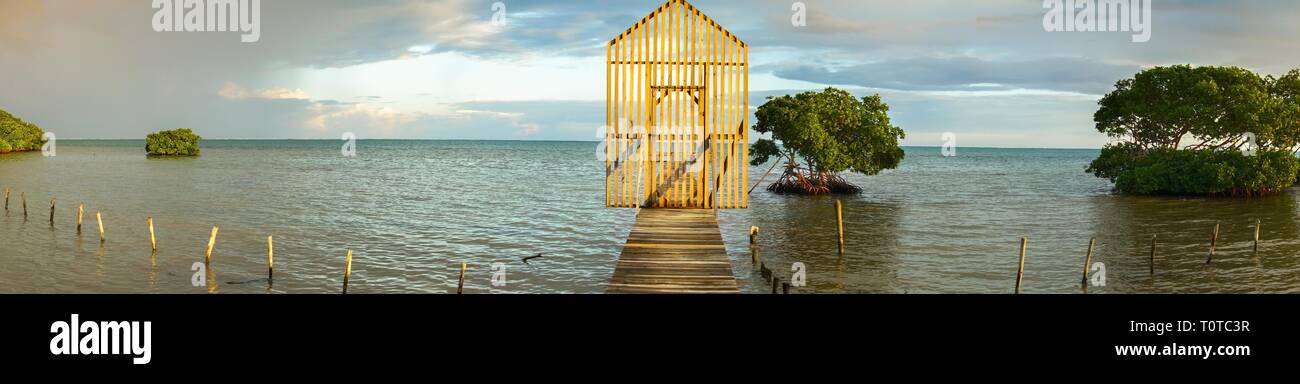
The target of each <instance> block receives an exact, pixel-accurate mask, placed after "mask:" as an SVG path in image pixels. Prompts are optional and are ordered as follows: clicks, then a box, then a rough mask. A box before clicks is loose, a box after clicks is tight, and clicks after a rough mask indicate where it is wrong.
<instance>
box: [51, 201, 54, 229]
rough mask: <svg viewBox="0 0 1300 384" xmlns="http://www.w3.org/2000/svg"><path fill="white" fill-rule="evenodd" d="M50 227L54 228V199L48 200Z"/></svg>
mask: <svg viewBox="0 0 1300 384" xmlns="http://www.w3.org/2000/svg"><path fill="white" fill-rule="evenodd" d="M50 226H51V227H53V226H54V198H53V197H51V198H50Z"/></svg>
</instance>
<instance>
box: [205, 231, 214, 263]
mask: <svg viewBox="0 0 1300 384" xmlns="http://www.w3.org/2000/svg"><path fill="white" fill-rule="evenodd" d="M215 245H217V226H216V225H213V226H212V236H211V237H209V238H208V251H207V252H204V253H203V263H204V264H211V263H212V247H213V246H215Z"/></svg>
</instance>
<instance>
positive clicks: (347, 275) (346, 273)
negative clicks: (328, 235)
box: [343, 249, 352, 295]
mask: <svg viewBox="0 0 1300 384" xmlns="http://www.w3.org/2000/svg"><path fill="white" fill-rule="evenodd" d="M351 278H352V250H351V249H349V250H348V261H347V265H346V266H344V267H343V294H344V295H346V294H348V280H350V279H351Z"/></svg>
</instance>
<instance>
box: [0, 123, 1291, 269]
mask: <svg viewBox="0 0 1300 384" xmlns="http://www.w3.org/2000/svg"><path fill="white" fill-rule="evenodd" d="M59 144H60V151H59V155H58V157H55V158H43V157H41V156H40V154H39V153H23V154H11V155H6V156H0V187H10V188H13V190H14V192H13V194H14V196H15V198H14V200H18V199H17V197H18V194H19V193H22V192H26V193H27V194H28V195H29V198H30V199H33V201H41V200H44V199H48V198H50V197H57V198H58V199H59V201H66V202H69V203H67V204H66V205H65V206H64V208H60V210H58V211H56V213H55V225H54V228H50V226H49V225H48V223H47V222H46V220H45V218H44V217H42V216H43V215H41V214H37V215H36V216H34V217H35V219H32V220H24V219H23V217H22V214H21V211H20V210H19V209H20V208H19V207H18V204H17V203H18V202H17V201H14V202H13V204H11V210H12V211H11V212H9V213H8V214H7V215H6V216H4V217H3V219H0V244H2V245H0V264H3V265H4V268H0V292H167V293H205V292H206V293H270V292H274V293H337V292H339V288H340V286H341V284H342V278H343V268H344V256H345V253H346V250H347V249H353V250H354V251H355V254H354V261H353V263H354V264H353V272H352V277H351V280H350V282H349V292H355V293H415V292H431V293H445V292H455V289H456V283H457V277H458V273H459V266H460V262H462V261H464V262H467V263H468V265H469V272H468V273H467V275H466V282H465V285H466V286H465V289H466V291H467V292H475V293H498V292H532V293H537V292H576V293H597V292H603V291H604V288H605V283H606V281H607V280H608V278H609V276H610V275H611V274H612V272H613V267H614V263H615V260H616V259H617V255H618V253H619V250H620V248H621V245H622V243H623V240H624V237H625V236H626V235H627V232H628V229H629V227H630V226H631V224H632V220H633V215H634V211H632V210H613V209H605V208H603V206H602V205H601V204H602V203H603V201H604V200H603V194H604V185H603V175H604V174H603V168H602V167H603V163H598V162H597V161H596V159H595V157H594V152H595V144H594V143H548V142H472V141H362V142H361V143H359V145H358V157H356V158H345V157H342V156H340V154H339V150H338V149H339V145H341V143H340V142H335V141H207V142H205V143H204V154H203V156H202V157H200V158H196V159H148V158H145V157H144V156H143V151H142V149H141V148H142V147H143V142H140V141H73V140H64V141H61V142H60V143H59ZM1096 154H1097V151H1095V150H1000V149H977V148H970V149H964V150H963V151H962V152H960V156H958V157H955V158H944V157H941V156H939V150H938V149H937V148H908V157H907V159H906V160H905V161H904V162H903V164H902V166H901V167H900V169H897V170H892V171H887V172H885V173H884V174H882V175H879V176H874V177H863V176H857V175H853V176H850V177H849V178H850V180H852V181H854V182H856V183H858V184H859V185H861V186H862V187H863V188H864V193H863V194H861V195H857V196H842V197H839V198H840V199H842V200H843V202H844V218H845V232H846V239H845V241H846V250H845V253H844V254H843V255H841V254H840V253H839V252H838V246H837V229H836V220H835V199H836V197H791V196H777V195H773V194H770V193H768V192H767V191H765V190H764V189H763V188H758V189H756V190H755V192H754V195H753V196H752V197H751V199H750V206H751V208H750V209H747V210H732V211H723V212H722V213H721V217H720V223H721V225H722V229H723V237H724V239H725V241H726V242H727V246H728V251H729V252H730V253H731V254H732V260H733V263H732V264H733V266H734V269H735V271H736V275H737V277H738V278H740V279H741V281H742V287H743V288H744V289H745V290H746V291H748V292H767V291H768V290H770V287H769V286H768V285H767V284H766V282H765V281H763V280H762V279H761V278H759V277H758V273H757V271H756V269H757V268H756V266H754V265H753V264H752V263H751V261H750V254H749V245H748V243H749V239H748V232H749V227H750V226H758V227H760V228H761V233H760V235H759V247H760V254H761V256H762V258H763V261H764V263H765V264H766V265H767V266H768V267H770V268H771V269H772V270H774V271H775V273H776V274H777V276H779V277H781V278H782V279H783V280H787V281H788V279H789V275H790V272H791V270H790V266H791V264H792V263H795V262H801V263H804V264H805V265H806V266H807V268H808V269H807V276H808V284H809V285H808V286H807V287H803V288H801V289H797V290H798V291H800V292H819V293H858V292H862V293H935V292H955V293H1010V292H1011V291H1012V290H1013V288H1014V284H1015V273H1016V266H1017V256H1018V245H1019V239H1020V237H1022V236H1023V237H1028V238H1029V255H1028V258H1027V260H1026V275H1025V279H1024V291H1025V292H1027V293H1044V292H1058V293H1078V292H1080V286H1079V284H1080V278H1081V272H1082V268H1083V263H1084V256H1085V253H1086V251H1087V246H1088V240H1089V238H1093V237H1095V238H1096V239H1097V248H1096V250H1095V254H1094V261H1095V262H1102V263H1105V265H1106V273H1107V276H1106V277H1107V279H1106V282H1107V285H1106V286H1105V287H1091V288H1089V293H1146V292H1153V293H1165V292H1176V293H1185V292H1188V293H1200V292H1233V293H1247V292H1269V293H1272V292H1297V291H1300V283H1297V279H1296V278H1297V277H1298V276H1297V275H1298V274H1300V261H1298V260H1297V257H1296V256H1295V255H1296V253H1297V251H1300V227H1298V226H1297V223H1296V221H1295V216H1296V203H1295V201H1296V192H1295V191H1292V192H1290V193H1288V194H1285V195H1282V196H1276V197H1269V198H1257V199H1250V200H1241V199H1206V198H1168V197H1127V196H1116V195H1113V194H1111V193H1110V192H1109V189H1110V185H1109V183H1107V182H1106V181H1104V180H1099V179H1096V178H1094V177H1092V176H1091V175H1088V174H1086V173H1084V172H1083V169H1084V168H1085V167H1086V166H1087V163H1088V162H1089V161H1090V160H1091V159H1092V158H1094V157H1095V156H1096ZM766 169H767V168H766V167H765V166H763V167H752V168H751V172H753V173H752V175H751V176H750V181H751V182H755V183H756V182H758V180H759V178H760V177H761V176H762V172H764V171H766ZM768 181H770V178H769V180H768ZM72 202H78V203H80V202H85V203H86V212H88V213H92V212H96V211H102V213H103V218H104V225H105V227H106V230H107V234H108V241H107V242H105V243H104V244H102V245H101V244H99V243H98V232H97V231H98V229H97V228H96V223H95V222H94V221H88V222H87V225H88V226H87V227H86V229H85V230H84V234H77V233H76V231H75V213H76V209H75V207H76V205H74V204H72ZM88 216H91V215H88ZM148 216H152V217H153V218H154V225H155V228H156V236H157V240H158V251H157V253H153V252H151V251H150V246H149V237H148V228H147V227H146V225H144V224H143V223H144V222H145V221H144V218H145V217H148ZM92 218H93V216H92ZM1255 220H1260V222H1261V223H1262V228H1261V234H1260V235H1261V239H1262V241H1261V248H1260V251H1259V253H1258V256H1256V255H1255V252H1254V251H1253V237H1254V224H1255ZM1216 222H1217V223H1219V224H1220V225H1221V233H1220V238H1219V242H1218V247H1217V254H1216V256H1215V258H1214V261H1213V262H1212V263H1210V264H1209V265H1206V263H1205V259H1206V257H1207V256H1208V252H1209V241H1210V233H1211V231H1212V230H1213V226H1214V224H1215V223H1216ZM212 225H220V226H221V235H220V237H219V238H218V239H217V245H216V250H215V251H214V254H213V262H212V265H210V266H209V268H208V269H207V270H206V272H205V277H206V278H207V279H206V280H207V283H206V286H202V285H201V286H197V287H196V286H194V285H193V284H191V278H192V277H193V275H194V273H196V272H197V271H193V270H191V269H190V267H191V264H192V263H194V262H196V261H197V262H201V261H202V260H203V252H204V250H205V248H206V245H207V240H208V235H209V234H210V229H211V227H212ZM268 235H274V236H275V243H276V244H275V246H276V249H275V251H276V255H275V256H276V257H275V261H276V263H275V264H276V271H275V281H274V284H273V285H272V284H271V282H270V281H267V280H266V278H265V277H266V258H265V251H266V243H265V240H264V239H265V237H266V236H268ZM1152 235H1157V236H1158V240H1159V244H1158V249H1157V253H1158V254H1157V256H1156V261H1155V274H1154V276H1151V274H1150V273H1149V268H1150V265H1149V261H1148V256H1149V254H1148V252H1149V246H1150V238H1151V236H1152ZM536 254H543V255H544V256H543V257H541V258H537V259H533V260H530V261H529V262H527V263H525V262H523V258H525V257H529V256H533V255H536ZM494 263H501V264H502V265H503V266H504V267H505V270H504V273H505V280H506V281H508V282H509V284H508V285H507V286H505V287H493V286H492V285H491V284H490V281H491V276H492V272H493V270H492V269H491V266H492V265H493V264H494ZM218 270H219V271H218ZM220 279H224V280H220ZM221 282H224V284H222V283H221Z"/></svg>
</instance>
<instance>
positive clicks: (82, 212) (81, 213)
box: [77, 203, 86, 235]
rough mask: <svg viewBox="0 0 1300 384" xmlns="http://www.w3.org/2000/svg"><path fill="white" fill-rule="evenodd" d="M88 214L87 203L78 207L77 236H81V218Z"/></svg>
mask: <svg viewBox="0 0 1300 384" xmlns="http://www.w3.org/2000/svg"><path fill="white" fill-rule="evenodd" d="M85 214H86V203H81V204H80V205H77V234H78V235H80V234H81V217H82V216H84V215H85Z"/></svg>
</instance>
